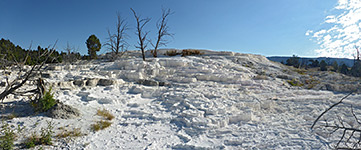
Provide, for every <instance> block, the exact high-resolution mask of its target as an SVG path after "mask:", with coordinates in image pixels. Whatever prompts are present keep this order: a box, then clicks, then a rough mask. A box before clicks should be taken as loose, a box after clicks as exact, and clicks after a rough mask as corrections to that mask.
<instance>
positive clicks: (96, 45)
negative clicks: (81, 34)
mask: <svg viewBox="0 0 361 150" xmlns="http://www.w3.org/2000/svg"><path fill="white" fill-rule="evenodd" d="M85 44H86V46H87V47H88V54H89V57H90V59H96V58H97V52H98V51H99V50H100V48H101V46H102V44H101V43H100V41H99V39H98V38H97V37H96V36H95V35H94V34H92V35H90V36H89V38H88V39H87V40H86V42H85Z"/></svg>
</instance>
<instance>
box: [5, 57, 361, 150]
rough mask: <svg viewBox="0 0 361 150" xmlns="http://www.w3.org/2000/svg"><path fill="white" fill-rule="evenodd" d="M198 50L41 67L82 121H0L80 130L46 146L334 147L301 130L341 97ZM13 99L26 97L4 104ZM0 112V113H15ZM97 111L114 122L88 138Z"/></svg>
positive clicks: (254, 62)
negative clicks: (198, 53)
mask: <svg viewBox="0 0 361 150" xmlns="http://www.w3.org/2000/svg"><path fill="white" fill-rule="evenodd" d="M204 52H205V54H203V55H201V56H187V57H180V56H175V57H160V58H148V59H147V61H142V60H141V59H140V58H139V57H135V56H136V55H138V54H136V53H134V52H133V54H129V55H128V56H127V58H122V59H119V60H116V61H115V62H93V63H84V64H77V65H56V66H49V67H48V70H47V71H46V72H44V73H45V74H47V75H46V77H47V78H46V82H48V84H49V86H52V87H53V91H55V92H56V93H55V95H56V98H57V99H58V100H60V101H61V102H63V103H65V104H68V105H70V106H73V107H76V108H77V109H79V111H80V113H81V116H80V117H76V118H73V119H66V120H65V119H52V118H48V117H46V116H44V115H43V114H38V115H19V116H22V117H17V118H13V119H11V120H8V122H9V123H10V124H20V125H22V126H26V127H27V128H26V130H25V131H24V132H25V133H24V135H31V133H33V132H34V131H35V132H39V131H38V130H39V128H40V127H45V126H46V121H52V122H54V126H55V128H54V130H55V132H56V133H59V132H61V128H68V129H74V128H80V130H81V132H82V133H84V134H86V135H84V136H82V137H77V138H72V139H70V140H65V139H58V140H56V142H55V143H54V144H53V146H45V147H44V148H49V149H50V148H51V149H64V148H65V149H82V148H85V149H285V148H289V149H329V148H330V147H332V145H334V144H335V143H336V142H337V140H338V138H336V137H334V136H330V135H329V134H326V133H327V132H326V133H325V132H324V131H323V130H321V128H316V130H314V131H312V130H311V129H310V126H311V124H312V123H313V121H314V120H315V119H316V117H317V116H318V115H319V114H320V113H321V112H322V111H323V110H325V109H326V108H327V107H329V106H330V105H331V104H332V103H334V102H336V101H338V100H339V99H340V98H341V97H343V96H344V95H345V94H342V93H338V94H337V93H334V92H331V91H322V90H308V89H305V88H302V87H298V86H291V85H290V84H289V82H288V81H290V80H291V81H292V79H297V80H299V81H303V78H304V77H305V76H307V75H304V74H300V73H298V72H297V71H295V70H293V69H291V68H289V67H287V66H283V65H281V64H279V63H275V62H271V61H269V60H268V59H267V58H265V57H263V56H259V55H252V54H240V53H233V52H213V51H204ZM360 98H361V95H357V94H356V95H355V94H354V95H351V96H350V97H349V98H348V99H347V100H346V101H345V105H342V106H340V107H339V108H338V109H337V111H345V112H347V111H348V110H349V109H348V105H349V104H354V106H355V108H354V112H355V113H357V114H360V113H361V110H360V107H357V106H361V105H358V103H356V102H355V101H356V100H359V99H360ZM14 101H18V102H26V101H27V99H26V98H25V97H14V98H11V97H10V98H9V99H8V100H7V101H6V102H7V103H10V102H14ZM346 104H347V105H346ZM5 109H7V110H5V111H3V112H6V113H3V114H2V115H8V114H10V113H12V112H16V111H17V109H19V108H18V107H12V108H8V107H5ZM98 109H107V110H109V111H110V112H111V113H112V114H113V115H114V116H115V119H113V120H112V121H111V122H112V125H111V126H110V127H109V128H106V129H104V130H101V131H98V132H93V131H91V130H90V129H91V124H93V123H95V122H96V121H98V120H100V119H101V117H99V116H97V115H95V114H96V112H97V110H98ZM18 113H21V112H18ZM325 117H327V116H325ZM345 119H346V118H345ZM337 134H339V133H334V135H337ZM20 141H21V140H19V141H18V143H20Z"/></svg>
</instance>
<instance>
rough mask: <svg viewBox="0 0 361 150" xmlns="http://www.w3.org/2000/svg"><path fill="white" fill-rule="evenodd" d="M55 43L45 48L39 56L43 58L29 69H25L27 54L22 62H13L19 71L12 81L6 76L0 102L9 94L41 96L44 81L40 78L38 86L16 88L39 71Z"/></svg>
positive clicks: (52, 50) (49, 55) (49, 56)
mask: <svg viewBox="0 0 361 150" xmlns="http://www.w3.org/2000/svg"><path fill="white" fill-rule="evenodd" d="M56 43H57V42H55V44H54V45H53V47H52V48H51V49H50V50H47V51H45V52H43V53H42V54H41V55H40V57H43V58H45V59H44V60H42V61H41V62H38V64H36V65H33V66H31V68H30V69H26V67H25V62H26V60H27V59H28V55H27V56H26V58H24V61H23V62H15V63H16V66H17V67H18V69H19V71H18V73H17V75H16V77H15V79H13V80H12V81H9V78H8V77H6V87H5V89H4V90H3V91H2V92H1V93H0V101H1V103H3V101H4V99H5V98H6V97H7V96H9V95H10V94H12V95H26V94H29V93H32V94H36V95H37V97H42V94H43V92H44V83H43V82H42V79H41V78H39V79H38V83H37V85H38V86H37V88H35V89H32V90H27V91H18V89H19V88H21V87H22V86H24V85H25V84H26V83H27V81H29V80H30V79H31V78H32V77H34V76H35V75H36V74H37V73H39V72H41V70H42V69H43V66H44V64H45V63H46V62H47V61H48V60H50V59H51V54H53V52H54V51H55V45H56ZM30 48H31V47H30ZM30 48H29V50H30ZM4 71H5V69H4Z"/></svg>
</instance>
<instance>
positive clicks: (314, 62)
mask: <svg viewBox="0 0 361 150" xmlns="http://www.w3.org/2000/svg"><path fill="white" fill-rule="evenodd" d="M310 62H311V64H310V67H319V66H320V63H319V62H318V60H310Z"/></svg>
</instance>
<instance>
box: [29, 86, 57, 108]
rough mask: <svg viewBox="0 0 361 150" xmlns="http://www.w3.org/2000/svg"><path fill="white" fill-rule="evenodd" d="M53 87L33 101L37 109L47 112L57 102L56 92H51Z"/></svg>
mask: <svg viewBox="0 0 361 150" xmlns="http://www.w3.org/2000/svg"><path fill="white" fill-rule="evenodd" d="M51 89H52V88H50V89H49V90H48V91H45V93H44V95H43V97H42V98H40V99H39V100H38V101H35V102H33V103H32V105H33V106H34V107H35V110H36V111H39V112H46V111H48V110H49V109H50V108H51V107H53V106H54V105H55V104H56V100H55V99H54V93H52V92H51Z"/></svg>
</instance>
